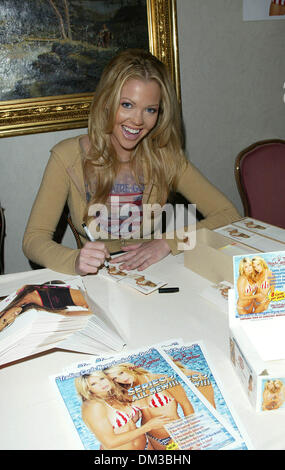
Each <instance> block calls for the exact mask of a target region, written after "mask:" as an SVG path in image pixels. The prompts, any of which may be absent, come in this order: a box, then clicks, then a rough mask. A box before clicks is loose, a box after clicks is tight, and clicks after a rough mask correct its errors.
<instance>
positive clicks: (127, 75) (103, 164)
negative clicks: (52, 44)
mask: <svg viewBox="0 0 285 470" xmlns="http://www.w3.org/2000/svg"><path fill="white" fill-rule="evenodd" d="M134 78H135V79H140V80H144V81H145V80H156V81H157V82H158V84H159V85H160V89H161V102H160V108H159V115H158V120H157V123H156V125H155V126H154V128H153V129H152V130H151V131H150V133H149V134H148V135H147V136H146V137H145V138H144V139H142V141H141V142H140V143H139V144H138V145H137V147H136V149H135V150H134V152H133V155H132V158H131V169H132V171H133V173H134V175H135V177H137V176H138V174H139V169H140V168H142V164H143V163H144V164H145V166H144V168H145V176H146V179H147V181H144V183H145V184H146V183H147V182H150V181H151V182H152V183H154V184H156V186H157V190H158V199H159V200H158V202H160V204H164V203H165V202H166V199H167V196H168V193H169V191H170V189H175V184H176V174H177V171H179V167H181V165H182V164H183V162H184V161H185V156H184V153H183V151H182V133H181V115H180V107H179V104H178V101H177V98H176V93H175V89H174V86H173V83H172V81H171V78H170V74H169V72H168V70H167V68H166V66H165V65H164V64H163V63H162V62H161V61H159V60H158V59H157V58H156V57H155V56H153V55H152V54H151V53H150V52H147V51H144V50H140V49H128V50H125V51H122V52H120V53H119V54H118V55H117V56H115V57H114V58H113V59H112V60H111V62H110V63H109V64H108V65H107V66H106V67H105V69H104V71H103V74H102V76H101V79H100V82H99V84H98V86H97V88H96V92H95V94H94V99H93V102H92V104H91V108H90V114H89V123H88V135H89V141H90V150H89V151H88V153H87V155H86V157H85V160H84V166H83V168H84V178H85V182H86V183H87V184H88V185H89V187H92V186H94V184H95V189H94V191H93V192H92V199H91V201H90V204H94V203H105V202H106V200H107V198H108V195H109V193H110V191H111V188H112V185H113V182H114V179H115V176H116V173H117V171H118V165H119V162H118V160H117V158H116V154H115V151H114V148H113V146H112V144H111V133H112V131H113V127H114V123H115V117H116V113H117V110H118V107H119V102H120V94H121V89H122V87H123V86H124V84H125V83H126V81H127V80H130V79H134ZM94 181H95V183H94Z"/></svg>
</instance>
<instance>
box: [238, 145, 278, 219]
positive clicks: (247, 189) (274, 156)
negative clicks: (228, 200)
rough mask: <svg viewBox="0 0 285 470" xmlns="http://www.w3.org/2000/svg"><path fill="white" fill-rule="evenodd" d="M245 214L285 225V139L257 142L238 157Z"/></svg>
mask: <svg viewBox="0 0 285 470" xmlns="http://www.w3.org/2000/svg"><path fill="white" fill-rule="evenodd" d="M235 178H236V183H237V186H238V190H239V193H240V196H241V199H242V203H243V207H244V214H245V216H248V217H253V218H255V219H258V220H262V221H263V222H267V223H269V224H272V225H276V226H278V227H282V228H285V140H280V139H271V140H262V141H259V142H256V143H254V144H252V145H250V146H249V147H247V148H246V149H244V150H243V151H241V152H240V153H239V154H238V156H237V157H236V162H235Z"/></svg>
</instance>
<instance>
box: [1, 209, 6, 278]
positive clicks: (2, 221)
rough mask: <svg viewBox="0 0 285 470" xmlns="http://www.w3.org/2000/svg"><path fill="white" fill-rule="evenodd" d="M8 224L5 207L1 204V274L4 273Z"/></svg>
mask: <svg viewBox="0 0 285 470" xmlns="http://www.w3.org/2000/svg"><path fill="white" fill-rule="evenodd" d="M5 231H6V224H5V215H4V209H3V207H1V205H0V274H3V273H4V238H5Z"/></svg>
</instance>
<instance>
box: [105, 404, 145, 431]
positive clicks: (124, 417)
mask: <svg viewBox="0 0 285 470" xmlns="http://www.w3.org/2000/svg"><path fill="white" fill-rule="evenodd" d="M106 404H107V405H108V406H109V407H110V408H112V410H113V411H114V416H113V418H112V419H111V423H112V426H113V429H118V428H121V427H123V426H125V424H127V423H128V422H129V421H131V419H133V418H134V417H135V415H136V414H137V413H138V412H139V411H140V409H139V408H138V407H137V406H133V405H132V406H131V410H130V412H129V413H127V412H126V411H122V410H118V409H116V408H113V407H112V406H111V405H109V404H108V403H106Z"/></svg>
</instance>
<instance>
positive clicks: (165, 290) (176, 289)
mask: <svg viewBox="0 0 285 470" xmlns="http://www.w3.org/2000/svg"><path fill="white" fill-rule="evenodd" d="M158 292H159V293H160V294H168V293H172V292H179V287H159V289H158Z"/></svg>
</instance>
